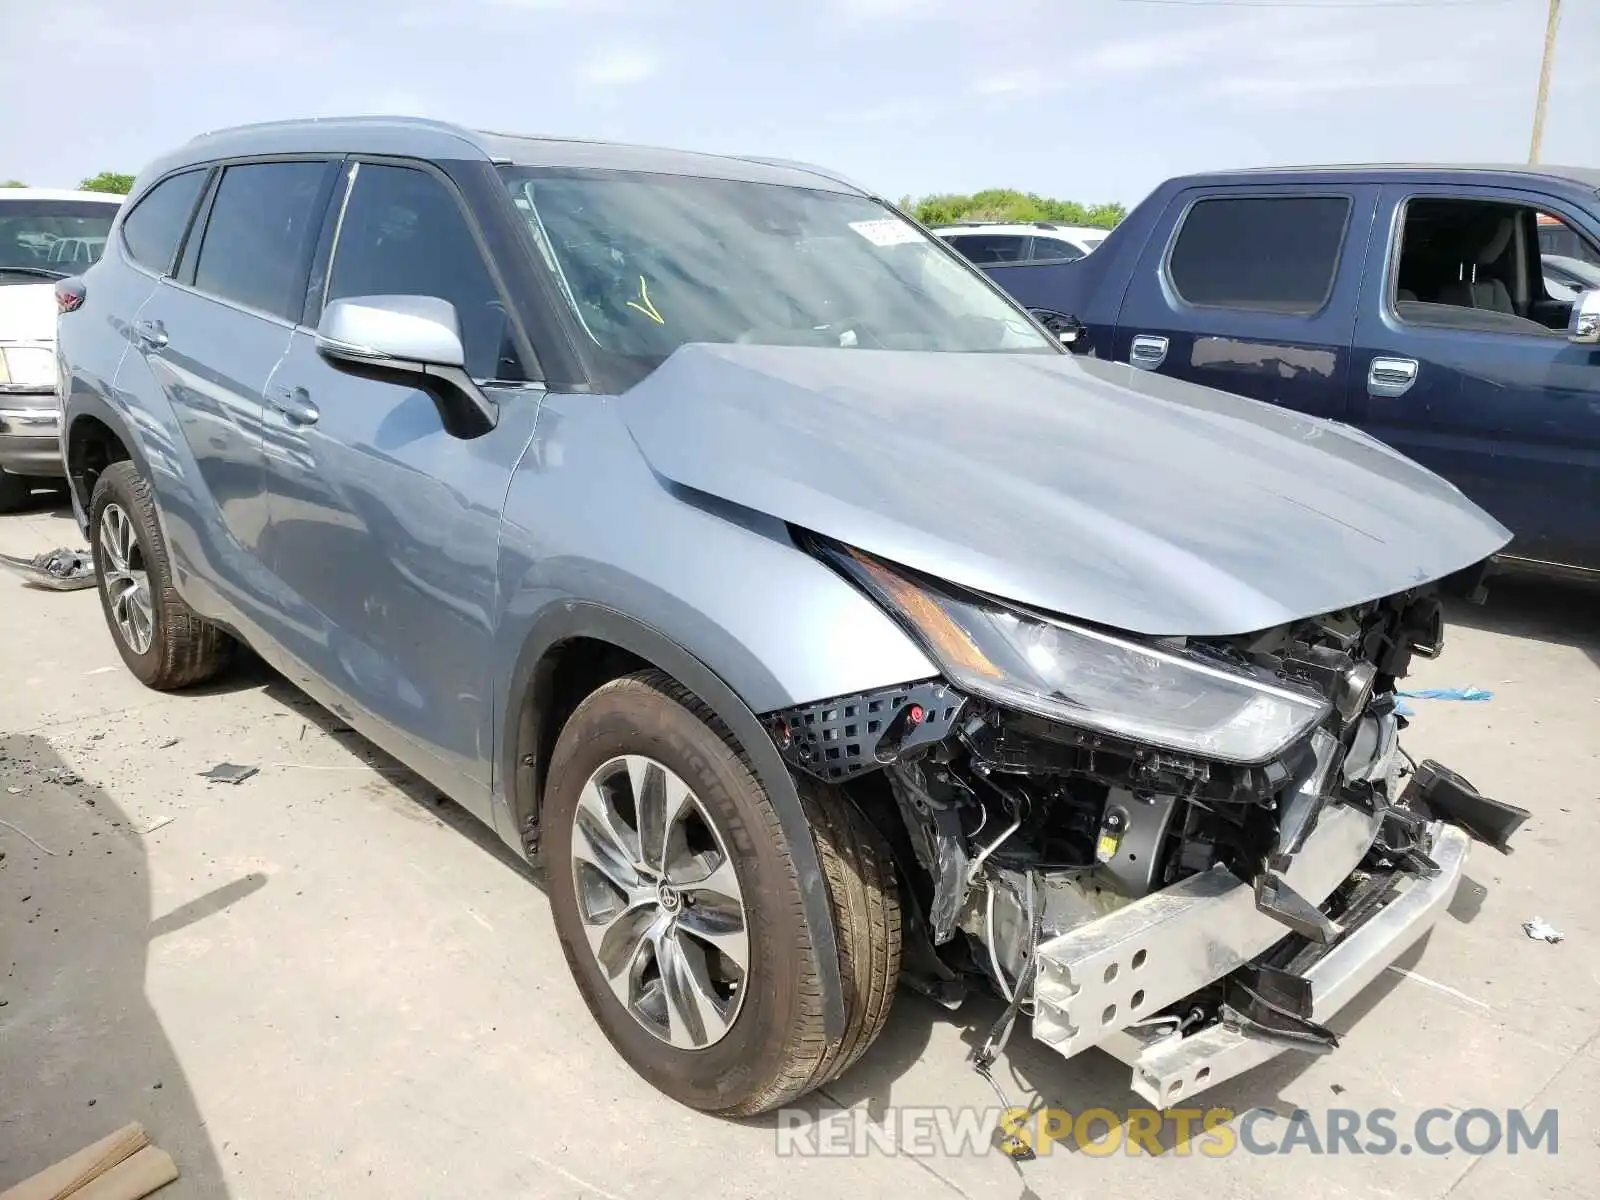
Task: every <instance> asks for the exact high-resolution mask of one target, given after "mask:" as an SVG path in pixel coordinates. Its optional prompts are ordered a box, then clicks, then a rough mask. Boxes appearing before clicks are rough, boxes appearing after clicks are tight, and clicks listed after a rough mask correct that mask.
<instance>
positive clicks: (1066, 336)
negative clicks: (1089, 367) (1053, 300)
mask: <svg viewBox="0 0 1600 1200" xmlns="http://www.w3.org/2000/svg"><path fill="white" fill-rule="evenodd" d="M1028 311H1029V312H1030V313H1032V314H1033V319H1034V320H1036V321H1038V322H1039V324H1041V325H1043V326H1044V327H1045V328H1046V329H1047V330H1049V331H1050V332H1051V333H1052V334H1054V335H1055V337H1056V339H1057V340H1058V341H1059V342H1060V343H1061V344H1062V345H1063V346H1065V347H1066V348H1067V349H1068V350H1071V351H1072V352H1073V353H1074V354H1087V353H1088V352H1089V330H1088V327H1087V326H1085V325H1084V323H1083V322H1082V321H1080V320H1078V318H1077V317H1073V316H1069V315H1067V314H1066V313H1058V312H1054V311H1052V310H1051V309H1048V308H1030V309H1029V310H1028Z"/></svg>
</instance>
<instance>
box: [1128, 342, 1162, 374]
mask: <svg viewBox="0 0 1600 1200" xmlns="http://www.w3.org/2000/svg"><path fill="white" fill-rule="evenodd" d="M1166 361H1167V339H1166V338H1164V337H1156V336H1155V335H1154V334H1149V333H1141V334H1140V335H1139V336H1138V337H1136V338H1134V339H1133V345H1132V346H1131V347H1129V349H1128V362H1129V363H1131V364H1132V365H1133V366H1136V367H1138V368H1140V369H1141V370H1144V371H1154V370H1155V369H1156V368H1157V367H1159V366H1160V365H1161V364H1162V363H1164V362H1166Z"/></svg>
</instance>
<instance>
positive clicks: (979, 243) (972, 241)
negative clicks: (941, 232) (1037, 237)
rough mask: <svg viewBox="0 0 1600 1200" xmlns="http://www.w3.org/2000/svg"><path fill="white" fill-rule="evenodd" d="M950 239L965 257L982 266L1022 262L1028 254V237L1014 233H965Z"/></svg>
mask: <svg viewBox="0 0 1600 1200" xmlns="http://www.w3.org/2000/svg"><path fill="white" fill-rule="evenodd" d="M949 240H950V244H951V245H952V246H954V247H955V248H956V250H958V251H959V252H960V253H961V255H962V256H963V257H964V258H966V259H967V260H968V261H969V262H974V263H977V264H978V265H980V266H986V265H989V264H991V263H1011V262H1022V261H1023V260H1024V259H1025V258H1026V257H1027V254H1028V239H1027V238H1025V237H1019V236H1018V235H1017V234H1014V233H963V234H961V235H959V236H957V237H953V238H951V239H949Z"/></svg>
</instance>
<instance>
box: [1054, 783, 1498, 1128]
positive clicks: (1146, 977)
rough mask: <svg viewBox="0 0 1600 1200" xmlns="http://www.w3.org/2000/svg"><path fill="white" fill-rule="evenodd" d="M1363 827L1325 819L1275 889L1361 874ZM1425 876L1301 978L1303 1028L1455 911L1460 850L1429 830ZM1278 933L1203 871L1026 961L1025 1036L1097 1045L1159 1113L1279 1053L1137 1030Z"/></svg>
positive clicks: (1451, 838)
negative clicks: (1030, 991) (1306, 992)
mask: <svg viewBox="0 0 1600 1200" xmlns="http://www.w3.org/2000/svg"><path fill="white" fill-rule="evenodd" d="M1373 820H1374V818H1372V817H1370V816H1369V815H1368V814H1365V813H1362V812H1360V811H1359V810H1356V809H1353V808H1349V807H1341V808H1336V809H1334V810H1332V811H1331V812H1326V813H1324V814H1323V815H1322V818H1321V820H1319V822H1318V825H1317V829H1316V831H1315V832H1314V833H1313V834H1312V836H1311V838H1310V839H1309V840H1308V842H1307V846H1306V851H1305V852H1303V853H1302V854H1300V855H1298V856H1297V857H1296V860H1295V863H1294V864H1293V866H1291V869H1290V871H1289V873H1288V878H1289V881H1290V883H1291V884H1293V886H1295V888H1296V889H1297V890H1299V891H1300V892H1301V893H1302V894H1304V895H1307V896H1308V897H1311V898H1312V899H1313V901H1314V902H1315V903H1319V904H1320V903H1321V902H1322V901H1324V900H1325V899H1326V898H1327V897H1328V896H1329V895H1330V894H1331V893H1332V892H1333V890H1334V889H1335V888H1336V887H1337V886H1338V885H1339V883H1340V882H1342V881H1343V880H1344V879H1345V878H1346V877H1347V876H1348V875H1349V874H1350V872H1351V871H1352V870H1354V869H1355V867H1356V865H1357V864H1358V863H1359V862H1360V860H1361V858H1362V856H1363V854H1364V853H1365V851H1366V849H1367V847H1368V845H1370V843H1371V840H1372V830H1373V824H1372V822H1373ZM1430 833H1431V835H1432V837H1431V840H1432V858H1433V862H1434V863H1435V864H1436V865H1437V867H1438V870H1437V871H1436V872H1435V873H1432V874H1428V875H1415V876H1413V875H1407V876H1403V877H1401V878H1400V879H1399V880H1398V881H1397V882H1396V884H1395V889H1394V893H1393V895H1392V897H1391V898H1390V899H1389V901H1388V903H1387V904H1386V905H1385V906H1384V907H1383V908H1382V909H1380V910H1378V911H1377V912H1376V913H1375V914H1374V915H1373V916H1371V917H1369V918H1368V919H1367V920H1365V921H1364V922H1363V923H1362V924H1360V925H1359V926H1357V927H1356V928H1354V929H1353V930H1351V931H1349V932H1348V933H1346V934H1345V935H1344V936H1343V937H1342V938H1341V939H1340V940H1339V941H1338V942H1337V944H1335V945H1334V946H1333V947H1332V948H1331V949H1329V950H1328V951H1327V952H1326V953H1324V954H1323V955H1322V956H1321V957H1320V958H1319V959H1318V961H1317V962H1316V964H1315V965H1314V966H1312V967H1311V968H1310V969H1308V970H1307V971H1306V972H1305V977H1306V978H1307V979H1308V980H1309V981H1310V985H1311V993H1312V1012H1311V1014H1310V1016H1311V1018H1312V1019H1313V1020H1315V1021H1317V1022H1319V1023H1325V1022H1327V1021H1328V1020H1329V1019H1330V1018H1331V1017H1332V1016H1333V1015H1334V1014H1335V1013H1337V1012H1338V1011H1339V1010H1340V1009H1341V1008H1343V1007H1344V1005H1346V1004H1347V1003H1349V1001H1350V1000H1352V999H1353V998H1354V997H1355V996H1356V995H1357V993H1359V992H1360V991H1361V990H1362V989H1363V988H1365V987H1366V986H1367V985H1368V984H1369V983H1371V982H1372V981H1373V980H1374V979H1376V978H1377V977H1378V975H1379V974H1381V973H1382V972H1383V970H1384V968H1386V967H1387V966H1389V965H1390V964H1391V963H1392V962H1394V960H1395V959H1397V958H1398V957H1399V956H1400V955H1402V954H1404V953H1405V952H1406V950H1408V949H1410V947H1411V946H1413V945H1414V944H1415V943H1416V942H1417V941H1419V940H1420V939H1421V938H1422V936H1423V935H1424V934H1425V933H1427V932H1428V930H1430V929H1431V928H1433V926H1434V924H1435V923H1436V922H1437V921H1438V919H1439V917H1440V915H1441V914H1442V913H1443V912H1444V911H1445V909H1446V908H1447V907H1448V906H1449V904H1450V901H1451V900H1452V899H1453V898H1454V896H1455V892H1456V888H1457V887H1458V886H1459V884H1460V882H1461V873H1462V868H1463V865H1464V864H1465V862H1466V858H1467V847H1468V845H1469V838H1468V836H1467V834H1466V833H1464V832H1463V831H1462V830H1460V829H1457V828H1455V827H1453V826H1450V825H1446V824H1444V823H1442V822H1436V823H1435V824H1433V825H1432V826H1431V827H1430ZM1284 935H1285V930H1284V927H1283V925H1281V924H1279V923H1278V922H1277V921H1275V920H1273V919H1272V918H1270V917H1268V916H1266V915H1264V914H1263V913H1261V912H1260V911H1258V910H1257V908H1256V906H1255V903H1254V896H1253V892H1252V889H1251V888H1250V887H1249V886H1248V885H1246V884H1244V883H1242V882H1241V881H1239V880H1238V879H1236V878H1234V877H1233V876H1231V875H1228V874H1227V873H1226V872H1217V871H1211V872H1206V873H1205V874H1203V875H1199V876H1195V877H1193V878H1192V879H1190V880H1185V881H1184V882H1183V883H1182V884H1179V885H1178V886H1176V887H1173V888H1168V889H1167V890H1166V891H1164V892H1159V893H1156V894H1155V895H1152V896H1148V897H1146V898H1145V899H1144V900H1141V901H1138V902H1136V903H1134V904H1130V905H1128V906H1127V907H1126V908H1123V909H1120V910H1118V911H1117V912H1115V913H1113V914H1111V915H1110V916H1108V917H1105V918H1102V919H1101V920H1098V921H1094V922H1092V923H1090V924H1089V925H1087V926H1084V927H1082V928H1080V929H1076V930H1073V931H1072V932H1071V933H1069V934H1066V935H1063V936H1062V937H1059V938H1055V939H1052V940H1051V941H1050V942H1047V943H1045V944H1044V945H1043V946H1041V947H1040V948H1039V952H1038V953H1039V967H1040V973H1039V978H1038V983H1037V985H1036V988H1035V992H1034V999H1035V1009H1034V1036H1035V1037H1036V1038H1037V1039H1038V1040H1040V1041H1042V1042H1044V1043H1045V1044H1047V1045H1049V1046H1051V1047H1053V1048H1054V1049H1056V1050H1058V1051H1059V1052H1061V1053H1062V1054H1064V1055H1073V1054H1076V1053H1078V1052H1079V1051H1081V1050H1084V1049H1087V1048H1088V1047H1089V1046H1091V1045H1098V1046H1100V1047H1101V1048H1102V1049H1104V1050H1106V1051H1107V1052H1108V1053H1110V1054H1112V1055H1113V1056H1114V1057H1116V1058H1119V1059H1121V1060H1122V1061H1124V1062H1126V1063H1128V1064H1129V1065H1130V1066H1131V1067H1132V1068H1133V1077H1132V1083H1131V1086H1132V1088H1133V1090H1134V1091H1135V1092H1137V1093H1138V1094H1139V1095H1140V1096H1142V1097H1144V1098H1145V1099H1146V1100H1148V1101H1149V1102H1150V1103H1151V1104H1153V1105H1155V1106H1157V1107H1159V1108H1165V1107H1168V1106H1169V1105H1171V1104H1172V1103H1174V1102H1175V1101H1180V1100H1183V1099H1185V1098H1187V1097H1191V1096H1194V1095H1196V1094H1198V1093H1199V1092H1202V1091H1205V1090H1206V1089H1207V1088H1210V1087H1213V1086H1215V1085H1216V1084H1219V1083H1222V1082H1223V1081H1225V1080H1228V1079H1232V1078H1233V1077H1235V1076H1237V1075H1239V1074H1241V1073H1242V1072H1245V1071H1248V1070H1250V1069H1251V1068H1252V1067H1256V1066H1259V1065H1261V1064H1262V1063H1264V1062H1267V1061H1268V1060H1270V1059H1272V1058H1275V1057H1277V1056H1278V1055H1279V1054H1281V1053H1283V1052H1284V1051H1285V1049H1286V1046H1285V1045H1284V1043H1283V1042H1281V1041H1278V1040H1269V1039H1265V1038H1262V1037H1259V1036H1255V1035H1253V1034H1251V1033H1249V1032H1246V1031H1244V1030H1242V1029H1239V1028H1237V1027H1234V1026H1230V1025H1228V1024H1216V1025H1212V1026H1210V1027H1208V1028H1205V1029H1203V1030H1200V1031H1198V1032H1196V1033H1193V1034H1189V1035H1187V1036H1185V1035H1183V1034H1180V1033H1177V1032H1175V1031H1174V1030H1173V1029H1172V1027H1171V1026H1170V1025H1163V1026H1148V1025H1140V1024H1136V1022H1138V1021H1140V1020H1141V1019H1142V1018H1143V1017H1144V1016H1145V1015H1147V1014H1151V1013H1155V1012H1157V1011H1159V1010H1160V1009H1161V1008H1163V1007H1164V1006H1166V1005H1168V1004H1171V1003H1173V1002H1174V1001H1177V1000H1179V999H1182V998H1183V997H1185V996H1187V995H1189V994H1191V993H1193V992H1196V991H1198V990H1200V989H1201V988H1203V987H1204V986H1206V985H1207V984H1210V983H1213V982H1215V981H1216V980H1218V979H1220V978H1222V977H1223V976H1225V975H1227V974H1229V973H1230V972H1232V971H1235V970H1237V969H1238V968H1239V967H1240V966H1242V965H1244V964H1245V963H1247V962H1249V961H1251V960H1252V959H1254V958H1256V957H1257V956H1258V955H1260V954H1262V953H1264V952H1266V951H1267V950H1269V949H1270V948H1271V947H1272V946H1273V945H1274V944H1275V943H1277V942H1279V941H1281V940H1282V938H1283V937H1284Z"/></svg>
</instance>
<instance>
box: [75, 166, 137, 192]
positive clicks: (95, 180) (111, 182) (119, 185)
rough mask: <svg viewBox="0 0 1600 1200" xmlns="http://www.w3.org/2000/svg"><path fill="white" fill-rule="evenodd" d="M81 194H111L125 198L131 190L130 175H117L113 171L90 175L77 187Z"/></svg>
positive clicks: (131, 181)
mask: <svg viewBox="0 0 1600 1200" xmlns="http://www.w3.org/2000/svg"><path fill="white" fill-rule="evenodd" d="M78 190H79V191H81V192H112V193H115V194H116V195H118V196H126V195H127V194H128V193H129V192H130V191H132V190H133V176H132V175H118V174H117V173H116V172H115V171H101V172H100V174H98V175H91V176H90V177H89V178H88V179H85V180H84V181H83V182H82V183H80V184H79V185H78Z"/></svg>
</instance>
